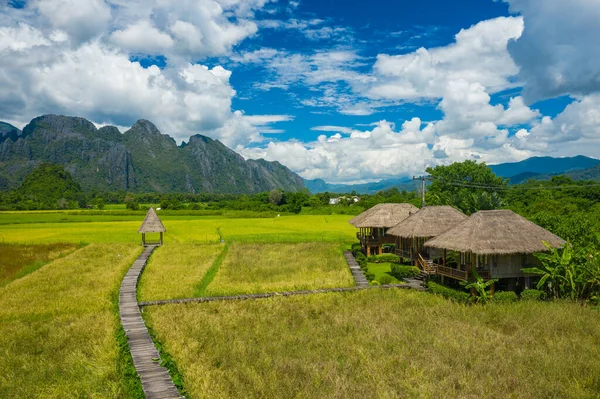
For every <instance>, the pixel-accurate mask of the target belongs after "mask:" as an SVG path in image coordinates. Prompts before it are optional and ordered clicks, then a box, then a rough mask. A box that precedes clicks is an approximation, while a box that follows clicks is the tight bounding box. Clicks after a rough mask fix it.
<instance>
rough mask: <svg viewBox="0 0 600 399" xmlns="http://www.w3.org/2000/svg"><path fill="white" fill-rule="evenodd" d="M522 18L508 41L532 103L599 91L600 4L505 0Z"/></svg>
mask: <svg viewBox="0 0 600 399" xmlns="http://www.w3.org/2000/svg"><path fill="white" fill-rule="evenodd" d="M505 1H507V2H508V3H509V4H510V10H511V11H512V12H515V13H520V14H521V15H522V16H523V18H524V20H525V30H524V32H523V34H522V35H521V36H520V37H519V38H517V39H516V40H514V41H511V42H510V43H509V44H508V50H509V52H510V55H511V56H512V58H513V59H514V60H515V62H516V63H517V65H519V67H520V72H519V77H520V79H521V80H522V81H524V82H525V85H524V89H525V90H524V94H523V95H524V97H525V99H526V101H527V102H529V103H531V102H534V101H537V100H541V99H545V98H552V97H556V96H560V95H564V94H573V95H585V94H590V93H595V92H598V91H600V41H599V40H598V37H600V24H599V23H598V21H600V5H599V4H598V2H597V1H595V0H571V1H545V2H541V1H539V0H505Z"/></svg>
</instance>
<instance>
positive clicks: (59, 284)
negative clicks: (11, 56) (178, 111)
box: [0, 211, 600, 398]
mask: <svg viewBox="0 0 600 399" xmlns="http://www.w3.org/2000/svg"><path fill="white" fill-rule="evenodd" d="M111 212H119V211H107V212H104V213H103V212H95V213H89V214H86V213H85V212H81V213H79V214H76V213H73V214H72V213H68V212H47V213H34V212H23V213H14V215H12V214H10V213H0V241H2V242H4V243H5V244H3V245H4V246H2V247H0V249H6V248H10V251H13V252H11V253H12V255H9V252H10V251H8V250H7V251H5V250H2V251H0V262H4V263H0V265H6V264H9V263H7V262H6V261H4V260H3V259H6V258H7V257H8V258H10V259H13V260H12V261H11V262H10V270H9V269H7V268H0V270H2V271H0V273H3V274H2V276H4V277H1V276H0V303H1V304H2V306H1V307H0V331H2V334H0V370H2V371H3V372H2V375H1V376H0V397H2V398H4V397H27V398H30V397H31V398H42V397H43V398H46V397H56V398H63V397H97V398H127V397H137V395H138V394H139V390H136V379H135V377H134V376H133V375H129V374H127V370H128V369H127V367H130V366H128V363H127V358H126V356H125V357H124V355H123V342H122V337H121V335H120V334H119V329H118V326H119V321H118V317H117V309H116V293H117V290H118V286H119V284H120V281H121V279H122V277H123V275H124V274H125V272H126V270H127V269H128V268H129V267H130V266H131V264H132V263H133V261H134V260H135V258H136V257H137V256H138V254H139V253H140V252H141V246H140V245H139V244H140V235H139V234H138V233H137V229H138V228H139V226H140V224H141V220H142V219H143V214H139V215H138V214H127V213H126V212H124V213H123V214H114V213H113V214H111ZM159 216H161V218H162V220H163V223H164V225H165V227H166V228H167V233H166V235H165V245H164V246H163V247H160V248H158V249H157V250H155V252H154V254H153V255H152V256H151V258H150V261H149V264H148V265H147V267H146V270H145V271H144V274H143V275H142V278H141V280H140V286H139V289H138V295H139V299H140V300H142V301H150V300H159V299H173V298H182V297H195V296H208V295H211V296H212V295H234V294H246V293H262V292H272V291H279V292H280V291H291V290H300V289H313V288H327V287H345V286H346V287H347V286H351V285H354V282H353V279H352V277H351V274H350V273H349V270H348V266H347V264H346V263H345V260H344V258H343V256H342V251H343V249H344V248H347V247H348V246H349V244H350V243H352V242H355V238H354V234H355V231H354V228H353V227H352V226H350V225H349V224H348V223H347V221H348V220H349V219H350V218H351V217H352V216H349V215H328V216H322V215H321V216H319V215H299V216H281V217H273V218H244V219H232V218H225V217H223V216H218V215H216V216H194V215H184V214H181V215H178V214H175V213H165V214H163V215H161V214H160V213H159ZM64 243H67V244H64ZM81 243H90V244H89V245H87V246H83V247H82V245H81ZM34 248H35V249H34ZM30 249H31V251H30ZM14 251H16V252H14ZM19 251H20V252H19ZM34 254H35V255H36V256H37V258H35V257H32V256H33V255H34ZM3 256H4V257H3ZM17 258H19V259H20V261H19V262H15V259H17ZM32 265H33V266H32ZM388 269H389V266H388V265H386V264H375V265H370V270H371V271H372V272H373V273H375V274H376V279H377V278H378V277H379V278H381V277H383V276H385V275H386V274H387V272H388V271H389V270H388ZM1 279H3V281H4V284H5V286H4V287H1V285H2V284H3V283H2V282H1ZM144 316H145V318H146V319H147V323H148V324H149V325H150V327H151V328H152V329H153V330H154V333H155V335H156V337H157V339H158V341H159V342H160V344H161V345H162V347H163V348H164V349H165V350H166V351H167V352H169V354H170V355H172V361H173V362H175V364H176V365H177V368H178V369H179V371H180V372H181V374H182V375H183V381H184V386H185V388H186V391H187V392H188V393H189V396H188V397H190V398H198V397H207V398H210V397H303V398H312V397H340V398H341V397H344V398H346V397H349V398H353V397H361V398H362V397H423V398H437V397H460V398H463V397H464V398H537V397H561V398H563V397H564V398H592V397H597V393H598V392H600V377H599V376H600V363H598V361H597V359H598V358H599V357H600V318H599V317H598V313H597V311H594V310H593V309H590V308H586V307H582V306H578V305H574V304H571V303H561V302H558V303H541V302H518V303H515V304H505V305H501V304H493V305H489V306H486V307H482V306H464V305H458V304H454V303H451V302H448V301H445V300H443V299H441V298H439V297H436V296H434V295H430V294H428V293H421V292H413V291H408V290H382V291H379V290H368V291H359V292H346V293H330V294H317V295H309V296H301V297H276V298H270V299H261V300H248V301H239V302H236V301H233V302H213V303H202V304H185V305H184V304H180V305H165V306H154V307H152V306H149V307H145V309H144ZM125 349H126V347H125ZM125 353H126V351H125ZM129 371H131V370H129Z"/></svg>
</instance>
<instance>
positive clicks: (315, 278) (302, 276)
mask: <svg viewBox="0 0 600 399" xmlns="http://www.w3.org/2000/svg"><path fill="white" fill-rule="evenodd" d="M353 285H354V279H353V278H352V274H351V273H350V269H349V268H348V264H347V262H346V260H345V259H344V257H343V251H342V248H341V247H340V245H339V244H332V243H321V242H317V243H300V244H240V243H234V244H232V246H231V248H230V249H229V253H228V254H227V257H226V258H225V261H224V262H223V264H222V265H221V267H220V268H219V270H218V272H217V274H216V277H215V278H214V280H213V281H212V282H211V283H210V284H209V285H208V287H207V289H206V295H207V296H222V295H235V294H256V293H262V292H274V291H295V290H308V289H318V288H333V287H349V286H353Z"/></svg>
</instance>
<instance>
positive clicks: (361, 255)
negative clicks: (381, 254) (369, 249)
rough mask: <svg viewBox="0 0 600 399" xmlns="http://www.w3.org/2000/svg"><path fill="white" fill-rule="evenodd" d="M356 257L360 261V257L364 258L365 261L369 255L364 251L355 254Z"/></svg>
mask: <svg viewBox="0 0 600 399" xmlns="http://www.w3.org/2000/svg"><path fill="white" fill-rule="evenodd" d="M354 257H355V258H356V260H357V261H359V260H360V259H364V260H365V261H366V260H367V257H366V256H365V254H363V253H362V252H358V253H357V254H356V255H354Z"/></svg>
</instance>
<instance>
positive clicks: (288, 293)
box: [138, 284, 415, 306]
mask: <svg viewBox="0 0 600 399" xmlns="http://www.w3.org/2000/svg"><path fill="white" fill-rule="evenodd" d="M392 288H403V289H415V287H412V286H411V285H409V284H387V285H367V286H356V287H341V288H322V289H317V290H299V291H283V292H266V293H262V294H240V295H229V296H205V297H196V298H179V299H165V300H158V301H146V302H139V303H138V305H139V306H157V305H168V304H173V303H179V304H181V303H204V302H216V301H235V300H238V301H239V300H244V299H262V298H273V297H278V296H283V297H287V296H296V295H313V294H326V293H330V292H351V291H362V290H371V289H392Z"/></svg>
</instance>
